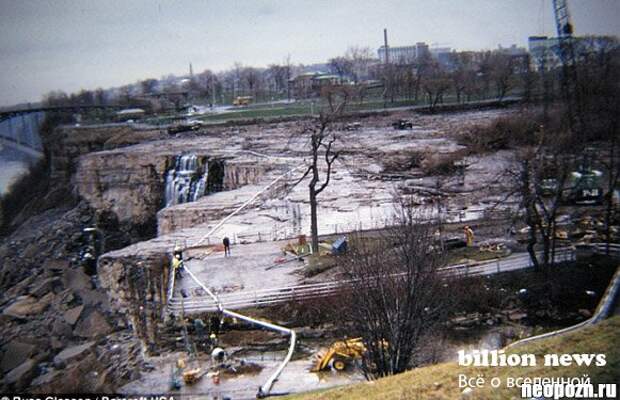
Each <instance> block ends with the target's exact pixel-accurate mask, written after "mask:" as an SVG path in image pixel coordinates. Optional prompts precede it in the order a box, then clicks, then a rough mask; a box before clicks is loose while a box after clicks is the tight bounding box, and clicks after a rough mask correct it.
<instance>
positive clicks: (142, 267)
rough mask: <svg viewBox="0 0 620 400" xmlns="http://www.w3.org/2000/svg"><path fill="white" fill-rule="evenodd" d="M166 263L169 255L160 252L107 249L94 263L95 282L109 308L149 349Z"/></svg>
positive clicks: (159, 313)
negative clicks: (104, 291)
mask: <svg viewBox="0 0 620 400" xmlns="http://www.w3.org/2000/svg"><path fill="white" fill-rule="evenodd" d="M169 264H170V260H169V256H168V255H166V254H165V253H163V252H161V253H160V252H143V253H142V254H140V255H127V253H126V252H125V253H122V255H121V253H119V254H117V252H111V253H107V254H105V255H103V256H101V257H100V258H99V262H98V267H97V272H98V276H99V283H100V285H101V287H103V288H104V289H106V290H107V293H108V297H109V299H110V305H111V307H112V308H113V309H114V310H115V311H117V312H118V313H120V314H121V315H124V316H125V317H126V318H127V321H128V322H129V323H130V324H131V326H132V328H133V331H134V333H135V334H136V336H138V337H139V338H140V339H142V340H143V342H144V343H145V344H146V345H147V347H148V348H149V349H151V348H153V346H154V344H155V341H156V337H157V336H156V335H157V327H158V324H159V323H161V321H162V316H163V311H164V306H165V301H166V288H167V282H168V268H167V266H168V265H169Z"/></svg>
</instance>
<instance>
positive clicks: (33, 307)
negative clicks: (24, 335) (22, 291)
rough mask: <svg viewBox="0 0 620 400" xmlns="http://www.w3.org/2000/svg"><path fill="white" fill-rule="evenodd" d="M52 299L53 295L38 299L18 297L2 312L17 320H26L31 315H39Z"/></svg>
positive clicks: (49, 294)
mask: <svg viewBox="0 0 620 400" xmlns="http://www.w3.org/2000/svg"><path fill="white" fill-rule="evenodd" d="M53 298H54V293H48V294H46V295H45V296H43V297H42V298H40V299H37V298H35V297H32V296H20V297H18V298H17V300H16V301H15V302H13V304H11V305H9V306H8V307H7V308H5V309H4V311H3V312H2V313H3V314H4V315H8V316H10V317H13V318H17V319H26V318H28V317H30V316H32V315H36V314H41V313H42V312H43V311H45V309H46V308H47V306H48V305H49V304H50V302H51V301H52V299H53Z"/></svg>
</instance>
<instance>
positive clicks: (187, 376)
mask: <svg viewBox="0 0 620 400" xmlns="http://www.w3.org/2000/svg"><path fill="white" fill-rule="evenodd" d="M204 374H205V373H204V372H203V371H202V370H201V369H200V368H199V367H198V368H193V369H190V370H187V371H185V372H183V381H184V382H185V383H186V384H187V385H192V384H194V383H196V381H198V380H199V379H200V378H202V376H203V375H204Z"/></svg>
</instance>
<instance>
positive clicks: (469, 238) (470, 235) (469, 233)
mask: <svg viewBox="0 0 620 400" xmlns="http://www.w3.org/2000/svg"><path fill="white" fill-rule="evenodd" d="M463 232H464V233H465V242H466V243H467V247H471V246H473V245H474V231H473V230H472V229H471V228H470V227H469V225H465V227H464V228H463Z"/></svg>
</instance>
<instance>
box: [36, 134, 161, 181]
mask: <svg viewBox="0 0 620 400" xmlns="http://www.w3.org/2000/svg"><path fill="white" fill-rule="evenodd" d="M165 135H166V134H165V133H163V132H161V131H160V130H159V129H155V128H153V127H150V126H143V125H134V124H105V125H98V126H92V125H91V126H88V127H80V126H69V125H66V126H61V127H58V128H56V129H55V130H54V132H53V133H52V135H50V136H49V137H47V138H44V145H45V148H46V150H47V151H48V152H49V155H50V166H51V173H52V179H54V180H65V181H66V180H68V179H70V178H71V176H72V174H73V173H74V172H75V171H76V166H77V160H78V158H79V157H80V156H81V155H83V154H87V153H91V152H94V151H101V150H105V149H114V148H117V147H123V146H127V145H131V144H135V143H140V142H143V141H148V140H156V139H162V138H164V137H165Z"/></svg>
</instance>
